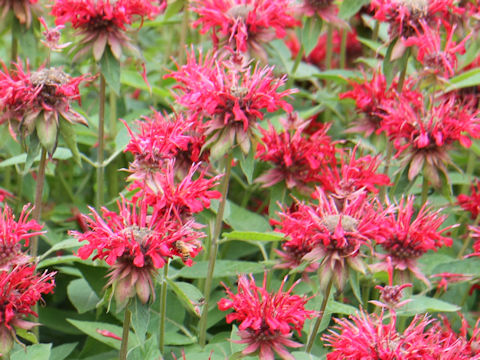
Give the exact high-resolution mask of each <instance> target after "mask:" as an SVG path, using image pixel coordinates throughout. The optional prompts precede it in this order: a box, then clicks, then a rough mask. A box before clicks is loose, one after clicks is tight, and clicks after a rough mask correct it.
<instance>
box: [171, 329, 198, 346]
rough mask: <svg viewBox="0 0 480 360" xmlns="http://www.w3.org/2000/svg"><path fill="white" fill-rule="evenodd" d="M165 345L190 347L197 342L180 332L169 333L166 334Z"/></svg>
mask: <svg viewBox="0 0 480 360" xmlns="http://www.w3.org/2000/svg"><path fill="white" fill-rule="evenodd" d="M164 340H165V345H190V344H193V343H195V342H196V341H197V339H196V338H195V337H188V336H185V335H182V334H179V333H178V332H172V331H168V332H166V333H165V339H164Z"/></svg>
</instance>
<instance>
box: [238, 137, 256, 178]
mask: <svg viewBox="0 0 480 360" xmlns="http://www.w3.org/2000/svg"><path fill="white" fill-rule="evenodd" d="M255 148H256V146H255ZM240 168H241V169H242V172H243V174H244V175H245V177H246V178H247V181H248V183H249V184H251V183H252V180H253V171H254V170H255V149H254V146H250V151H249V152H248V154H247V156H241V157H240Z"/></svg>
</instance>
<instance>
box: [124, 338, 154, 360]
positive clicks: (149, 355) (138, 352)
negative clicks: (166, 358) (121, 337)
mask: <svg viewBox="0 0 480 360" xmlns="http://www.w3.org/2000/svg"><path fill="white" fill-rule="evenodd" d="M161 358H162V356H161V354H160V350H159V349H158V341H157V337H156V336H152V337H151V338H150V339H148V340H147V341H146V342H145V346H143V347H141V346H138V347H136V348H133V349H132V350H130V351H129V352H128V355H127V360H148V359H161Z"/></svg>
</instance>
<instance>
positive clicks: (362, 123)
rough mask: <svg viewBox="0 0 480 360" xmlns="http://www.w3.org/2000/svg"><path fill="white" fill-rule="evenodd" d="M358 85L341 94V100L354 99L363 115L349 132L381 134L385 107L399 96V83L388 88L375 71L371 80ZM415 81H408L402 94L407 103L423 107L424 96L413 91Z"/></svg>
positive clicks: (356, 83)
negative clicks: (397, 89)
mask: <svg viewBox="0 0 480 360" xmlns="http://www.w3.org/2000/svg"><path fill="white" fill-rule="evenodd" d="M364 76H365V79H364V80H363V81H362V82H360V83H358V82H355V81H351V82H350V85H351V86H352V87H353V90H350V91H347V92H344V93H341V94H340V95H339V97H340V99H347V98H350V99H353V100H355V105H356V106H357V111H358V112H359V113H360V114H362V117H361V118H360V120H357V121H358V123H357V124H356V125H355V126H353V127H352V128H351V129H349V130H348V131H349V132H362V133H365V135H366V136H370V135H371V134H372V133H377V134H379V133H380V132H381V131H382V130H384V129H382V126H381V125H382V121H383V118H382V116H381V115H382V114H384V113H385V110H383V105H384V104H385V103H386V102H387V101H392V100H395V99H396V96H398V95H397V91H396V88H397V82H396V80H394V81H393V82H392V84H391V85H390V87H388V88H387V81H386V79H385V76H384V75H383V74H382V73H381V72H379V71H374V72H373V76H372V78H371V79H370V80H368V79H367V78H366V75H364ZM412 87H413V81H411V80H410V79H407V80H406V82H405V84H404V87H403V91H402V93H401V94H400V96H401V97H402V98H404V99H405V101H409V102H412V103H414V104H415V106H423V98H422V95H421V94H420V93H419V92H417V91H414V90H412Z"/></svg>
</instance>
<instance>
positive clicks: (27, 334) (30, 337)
mask: <svg viewBox="0 0 480 360" xmlns="http://www.w3.org/2000/svg"><path fill="white" fill-rule="evenodd" d="M15 334H16V335H17V336H19V337H21V338H22V339H25V340H27V341H30V342H31V343H32V344H38V339H37V337H36V336H35V334H34V333H33V332H31V331H28V330H27V329H22V328H17V329H16V331H15Z"/></svg>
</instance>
